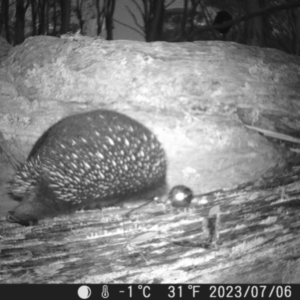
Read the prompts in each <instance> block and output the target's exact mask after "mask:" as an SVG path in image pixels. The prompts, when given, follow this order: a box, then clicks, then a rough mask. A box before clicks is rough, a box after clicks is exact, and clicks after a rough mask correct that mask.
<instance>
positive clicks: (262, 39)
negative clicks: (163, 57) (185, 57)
mask: <svg viewBox="0 0 300 300" xmlns="http://www.w3.org/2000/svg"><path fill="white" fill-rule="evenodd" d="M175 2H176V4H178V3H179V4H181V7H180V8H172V5H173V4H174V3H175ZM118 4H120V2H119V1H117V0H1V8H0V9H1V12H0V34H1V36H2V37H4V38H5V39H6V40H7V41H8V42H9V43H10V44H12V45H18V44H21V43H22V42H23V41H24V40H25V39H26V38H27V37H29V36H35V35H50V36H60V35H62V34H66V33H76V32H80V33H81V34H82V35H88V36H102V37H103V38H105V39H107V40H113V39H114V29H115V25H116V24H118V25H120V26H127V27H130V28H131V29H132V30H133V31H135V32H138V33H139V34H140V35H142V36H143V38H144V40H145V41H147V42H152V41H168V42H183V41H196V40H227V41H234V42H238V43H242V44H246V45H256V46H260V47H269V48H276V49H280V50H283V51H285V52H287V53H291V54H295V55H299V46H300V42H299V36H300V9H299V7H300V0H243V1H240V0H182V1H181V3H180V1H175V0H173V1H172V0H127V5H125V6H124V7H125V9H126V10H127V15H128V13H129V16H130V17H131V18H132V20H133V22H134V24H135V26H130V25H128V24H127V23H126V20H122V19H120V18H117V19H116V18H115V15H114V14H115V9H116V6H117V5H118Z"/></svg>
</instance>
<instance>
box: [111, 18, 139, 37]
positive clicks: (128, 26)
mask: <svg viewBox="0 0 300 300" xmlns="http://www.w3.org/2000/svg"><path fill="white" fill-rule="evenodd" d="M114 22H116V23H119V24H121V25H123V26H125V27H127V28H130V29H132V30H133V31H135V32H137V33H138V34H139V35H141V36H142V37H143V38H145V35H144V33H141V32H140V31H139V30H137V29H136V28H134V27H132V26H130V25H128V24H125V23H123V22H121V21H118V20H116V19H114Z"/></svg>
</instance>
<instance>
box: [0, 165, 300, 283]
mask: <svg viewBox="0 0 300 300" xmlns="http://www.w3.org/2000/svg"><path fill="white" fill-rule="evenodd" d="M294 163H295V162H294ZM280 171H281V172H280V173H278V176H274V175H273V174H271V176H270V177H265V178H264V179H261V180H260V181H256V182H252V183H251V184H247V185H244V186H240V187H238V188H235V189H233V190H230V191H219V192H215V193H212V194H211V195H206V196H205V197H201V196H199V195H198V196H197V197H196V198H195V199H194V200H193V201H192V204H191V206H190V207H189V208H187V209H186V208H185V209H178V208H176V209H175V208H173V207H171V206H170V205H169V204H166V202H163V203H155V204H152V205H148V206H145V207H144V208H143V209H142V210H140V211H136V212H135V213H133V214H132V215H131V216H130V218H128V217H126V216H125V213H126V212H128V211H129V208H128V207H123V208H112V209H106V210H103V211H102V212H97V211H86V212H78V213H76V214H74V215H72V216H63V217H60V218H55V219H52V220H50V219H49V220H44V221H42V222H40V225H38V226H35V227H20V226H18V225H14V224H9V223H7V222H5V221H4V220H3V219H2V220H1V221H0V228H1V231H0V236H1V244H0V283H20V282H22V283H25V282H27V283H260V284H262V283H300V276H299V275H300V253H299V249H300V247H299V246H300V222H299V217H300V202H299V195H300V185H299V176H300V165H299V162H298V164H297V165H296V164H294V165H293V166H290V167H289V168H286V169H282V170H280ZM204 200H206V201H207V204H201V203H203V201H204ZM216 205H219V206H220V209H221V214H220V224H219V240H218V242H216V240H215V241H214V242H213V243H209V242H207V240H206V237H205V236H204V234H203V227H202V223H203V222H202V221H203V218H204V217H207V215H208V212H209V210H210V209H211V208H212V207H213V206H216ZM131 208H132V207H131Z"/></svg>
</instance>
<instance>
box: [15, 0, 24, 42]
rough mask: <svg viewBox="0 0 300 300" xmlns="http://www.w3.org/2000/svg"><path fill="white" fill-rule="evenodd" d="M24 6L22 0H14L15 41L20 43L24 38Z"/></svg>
mask: <svg viewBox="0 0 300 300" xmlns="http://www.w3.org/2000/svg"><path fill="white" fill-rule="evenodd" d="M24 30H25V8H24V0H16V21H15V35H16V38H15V42H16V44H17V45H19V44H22V43H23V42H24V39H25V33H24Z"/></svg>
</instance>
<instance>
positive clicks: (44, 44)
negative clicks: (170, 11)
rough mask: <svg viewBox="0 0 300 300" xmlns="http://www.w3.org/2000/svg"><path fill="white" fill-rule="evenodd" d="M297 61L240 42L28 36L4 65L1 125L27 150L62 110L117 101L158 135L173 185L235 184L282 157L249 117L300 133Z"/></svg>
mask: <svg viewBox="0 0 300 300" xmlns="http://www.w3.org/2000/svg"><path fill="white" fill-rule="evenodd" d="M299 66H300V60H299V58H297V57H293V56H290V55H287V54H284V53H282V52H280V51H276V50H272V49H260V48H256V47H246V46H243V45H239V44H235V43H225V42H195V43H178V44H174V43H173V44H168V43H162V42H156V43H143V42H133V41H110V42H107V41H104V40H101V39H92V38H88V37H82V36H66V37H64V38H61V39H59V38H53V37H44V36H43V37H41V36H40V37H33V38H28V39H27V40H26V41H25V42H24V43H23V44H22V45H20V46H18V47H15V48H14V49H13V50H12V51H11V52H10V55H9V56H8V58H7V60H6V61H5V64H4V68H2V69H1V70H2V72H3V74H4V75H5V76H3V77H2V78H1V80H2V87H1V89H0V93H1V97H3V99H4V101H2V102H1V103H0V108H1V110H0V115H1V118H0V130H1V131H2V133H3V134H4V137H5V138H6V140H7V141H8V143H9V144H10V146H11V149H13V152H14V153H17V154H18V155H20V154H22V157H23V158H24V157H26V154H27V153H28V152H29V150H30V148H31V147H32V145H33V143H34V142H35V141H36V140H37V139H38V137H39V136H40V135H41V134H42V133H43V132H44V131H45V130H46V129H47V128H48V127H49V126H50V125H52V124H53V123H55V122H56V121H58V120H59V119H61V118H62V117H64V116H66V115H70V114H74V113H77V112H82V111H87V110H92V109H95V108H110V109H114V110H117V111H120V112H123V113H125V114H127V115H129V116H131V117H133V118H135V119H136V120H138V121H140V122H141V123H143V124H145V125H146V126H147V127H149V128H150V129H151V130H152V131H153V132H154V133H155V134H156V135H157V136H158V138H159V140H160V141H161V142H162V143H163V146H164V148H165V150H166V152H167V156H168V170H169V171H168V182H169V184H170V186H173V185H175V184H185V185H188V186H190V187H191V188H192V189H193V190H194V191H195V192H196V193H201V192H207V191H209V190H214V189H219V188H224V187H232V186H234V185H236V184H239V183H242V182H247V181H249V180H253V179H256V178H259V177H260V176H261V175H262V174H263V173H265V172H266V171H267V170H270V169H272V168H274V167H276V166H277V165H278V164H281V163H282V162H283V161H284V155H283V151H282V149H280V148H278V147H275V146H274V144H272V143H270V142H269V141H268V140H266V139H265V138H264V137H263V136H261V135H260V134H258V133H256V132H253V131H251V130H249V129H247V128H246V127H245V126H244V125H252V126H257V127H262V128H265V129H268V130H273V131H279V132H281V133H285V134H294V135H295V136H297V135H298V133H297V131H298V129H299V128H298V127H299V122H298V111H299V94H300V93H299V92H300V91H299V90H300V87H299Z"/></svg>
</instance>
